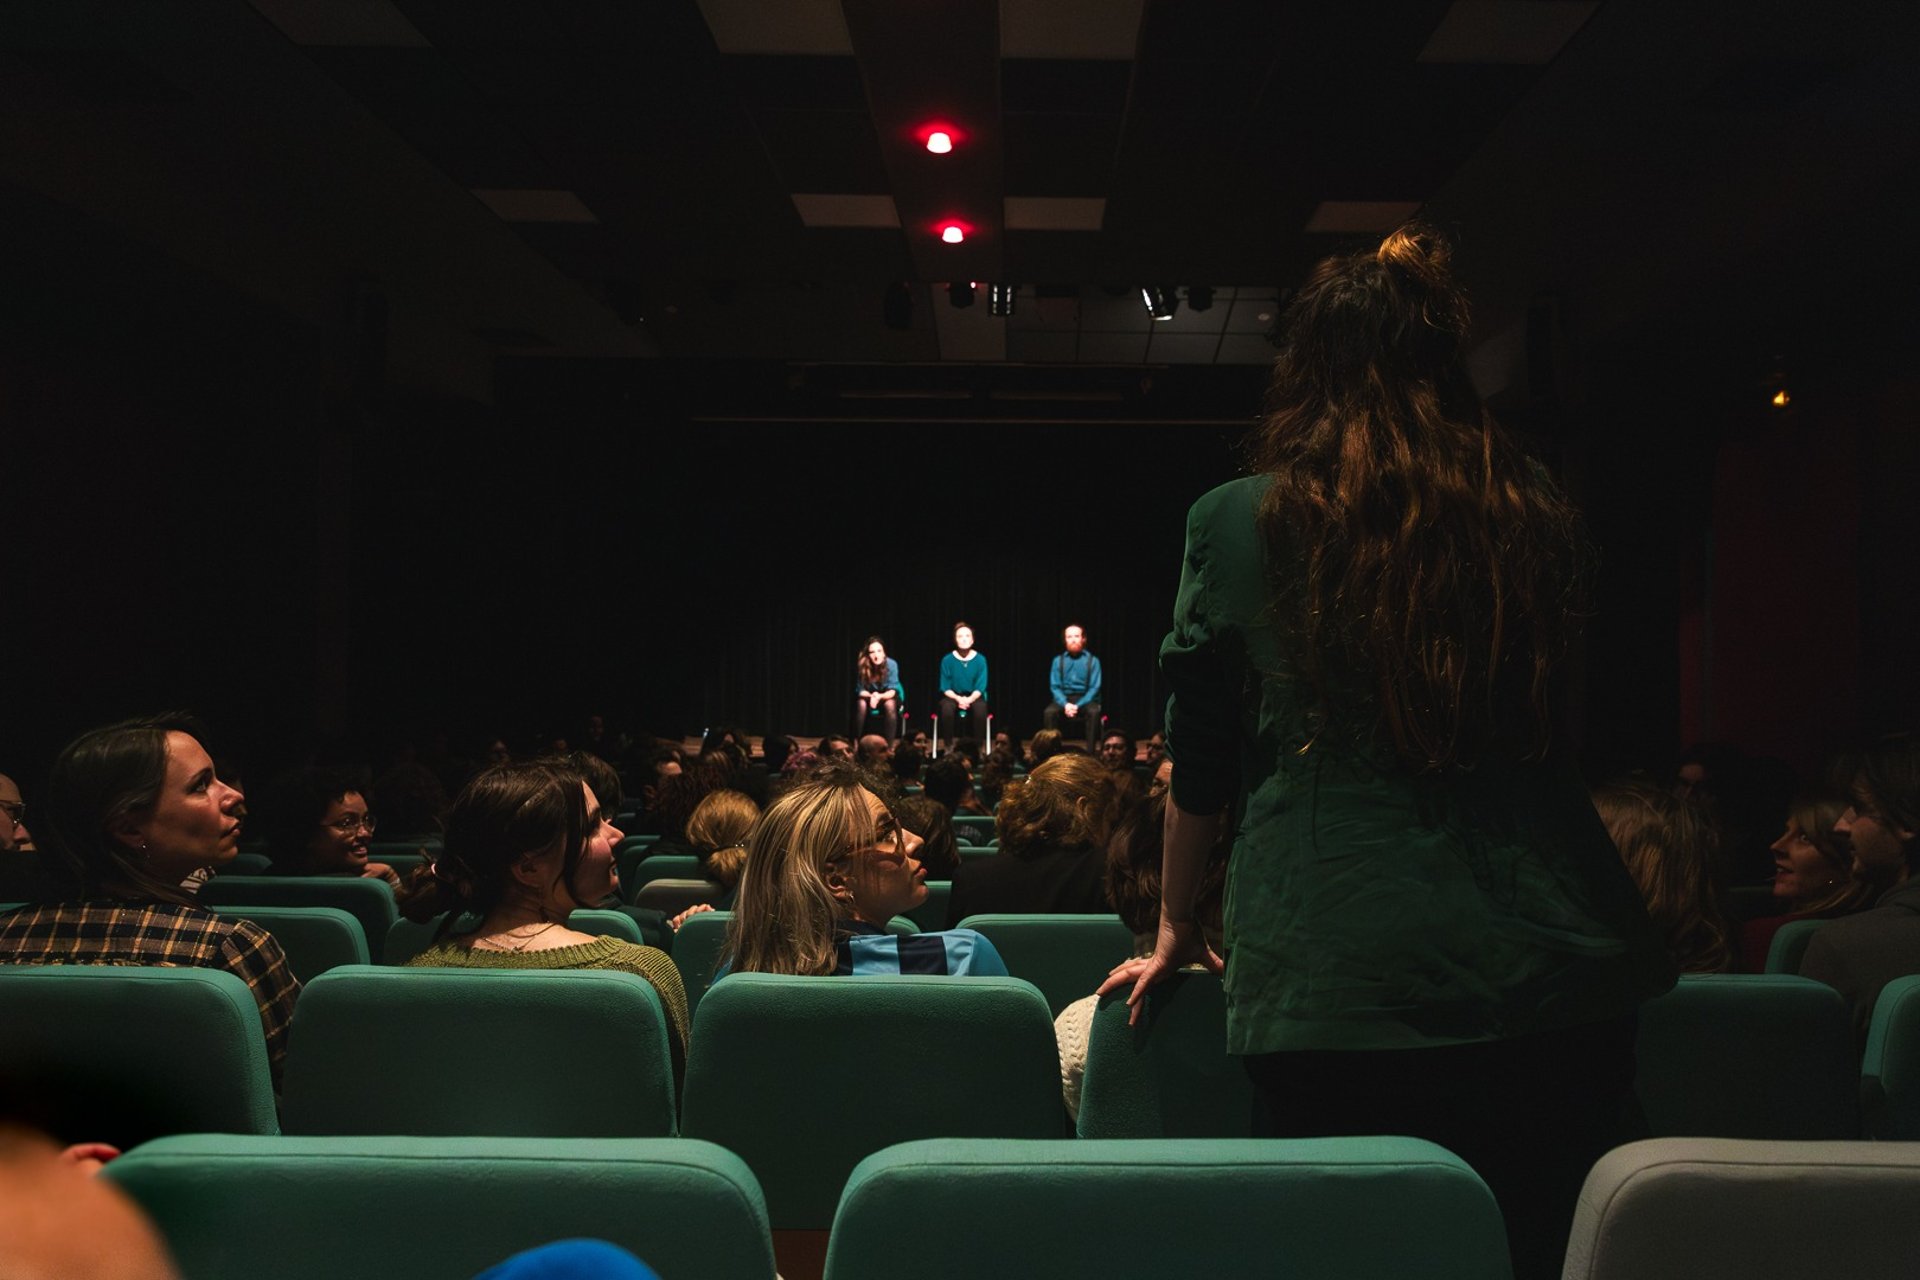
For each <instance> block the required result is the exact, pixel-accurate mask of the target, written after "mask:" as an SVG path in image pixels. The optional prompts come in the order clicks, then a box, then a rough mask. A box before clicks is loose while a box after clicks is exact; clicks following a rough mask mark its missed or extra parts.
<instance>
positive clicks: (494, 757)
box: [485, 738, 513, 764]
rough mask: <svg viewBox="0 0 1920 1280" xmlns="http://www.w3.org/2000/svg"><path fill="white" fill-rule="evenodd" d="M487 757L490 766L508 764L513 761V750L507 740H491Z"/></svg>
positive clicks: (488, 741) (488, 743)
mask: <svg viewBox="0 0 1920 1280" xmlns="http://www.w3.org/2000/svg"><path fill="white" fill-rule="evenodd" d="M485 755H486V761H487V763H488V764H506V763H507V762H508V761H510V760H512V759H513V749H512V748H511V747H509V746H507V740H506V739H505V738H489V739H488V740H487V747H486V752H485Z"/></svg>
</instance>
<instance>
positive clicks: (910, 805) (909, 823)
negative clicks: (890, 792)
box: [893, 795, 960, 880]
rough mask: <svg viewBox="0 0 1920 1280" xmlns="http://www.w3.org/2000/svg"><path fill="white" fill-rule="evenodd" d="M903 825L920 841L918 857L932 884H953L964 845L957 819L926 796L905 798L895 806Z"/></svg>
mask: <svg viewBox="0 0 1920 1280" xmlns="http://www.w3.org/2000/svg"><path fill="white" fill-rule="evenodd" d="M893 815H894V817H895V818H897V819H898V820H899V822H900V825H901V826H903V827H905V828H906V829H907V830H908V831H911V832H912V833H913V834H914V835H916V836H918V837H920V852H919V853H918V854H917V855H915V856H917V857H918V858H919V859H920V865H921V866H922V867H925V868H926V871H927V879H929V880H951V879H953V873H954V872H955V871H958V870H959V869H960V842H959V841H958V840H957V839H956V838H955V837H954V834H953V815H952V813H950V812H949V811H948V810H947V809H945V808H943V807H941V806H940V805H939V804H938V803H936V802H935V801H933V800H930V799H928V798H927V797H926V796H923V795H921V796H903V797H902V798H901V799H899V800H896V801H894V802H893Z"/></svg>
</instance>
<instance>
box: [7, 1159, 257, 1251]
mask: <svg viewBox="0 0 1920 1280" xmlns="http://www.w3.org/2000/svg"><path fill="white" fill-rule="evenodd" d="M266 1269H267V1270H268V1271H271V1270H272V1268H271V1267H270V1266H269V1267H267V1268H266ZM0 1277H4V1278H5V1280H178V1277H179V1272H177V1271H176V1270H174V1266H173V1260H172V1259H171V1258H170V1257H169V1256H168V1254H167V1247H166V1242H165V1241H163V1240H162V1239H161V1238H160V1233H159V1232H158V1231H156V1230H155V1229H154V1227H153V1224H152V1223H150V1222H148V1221H147V1219H146V1216H145V1215H144V1214H143V1213H141V1211H140V1209H139V1207H138V1206H137V1205H135V1204H134V1203H133V1201H132V1200H130V1199H129V1198H128V1197H127V1195H126V1193H125V1192H123V1191H121V1190H120V1189H119V1188H118V1187H116V1186H115V1185H114V1184H113V1183H112V1181H110V1180H109V1179H106V1178H96V1177H93V1176H92V1173H91V1171H90V1170H89V1169H87V1168H86V1167H85V1164H84V1163H83V1162H80V1161H76V1160H74V1159H72V1158H70V1156H68V1155H67V1154H64V1153H62V1152H61V1151H60V1150H59V1149H58V1148H56V1147H55V1146H54V1145H53V1144H52V1143H51V1142H48V1141H47V1140H46V1139H44V1138H42V1137H40V1136H38V1135H37V1134H32V1133H29V1132H27V1131H26V1130H23V1129H6V1128H0Z"/></svg>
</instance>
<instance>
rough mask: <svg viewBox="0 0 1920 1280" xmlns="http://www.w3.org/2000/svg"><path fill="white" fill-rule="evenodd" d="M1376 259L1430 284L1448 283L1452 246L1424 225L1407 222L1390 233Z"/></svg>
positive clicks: (1377, 251)
mask: <svg viewBox="0 0 1920 1280" xmlns="http://www.w3.org/2000/svg"><path fill="white" fill-rule="evenodd" d="M1375 256H1376V257H1378V258H1379V259H1380V261H1382V262H1384V263H1386V264H1387V265H1388V266H1390V267H1398V268H1400V269H1401V270H1402V271H1405V272H1407V273H1408V274H1409V275H1412V276H1416V277H1418V278H1419V279H1421V280H1423V281H1426V282H1428V283H1431V284H1439V283H1441V282H1442V281H1444V280H1445V278H1446V275H1447V269H1448V266H1449V264H1450V262H1451V260H1452V257H1453V247H1452V246H1451V245H1449V244H1448V243H1447V239H1446V237H1445V236H1443V235H1441V234H1440V233H1439V232H1438V231H1436V230H1434V229H1433V228H1432V227H1429V226H1427V225H1426V224H1425V223H1421V222H1407V223H1402V224H1401V225H1400V226H1398V227H1396V228H1394V230H1393V231H1391V232H1389V233H1388V235H1387V238H1386V239H1384V240H1382V241H1381V242H1380V248H1379V249H1378V250H1376V251H1375Z"/></svg>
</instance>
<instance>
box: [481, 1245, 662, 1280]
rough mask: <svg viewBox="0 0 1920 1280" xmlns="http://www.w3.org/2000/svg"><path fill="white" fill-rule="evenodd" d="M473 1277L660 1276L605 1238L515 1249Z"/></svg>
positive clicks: (616, 1279)
mask: <svg viewBox="0 0 1920 1280" xmlns="http://www.w3.org/2000/svg"><path fill="white" fill-rule="evenodd" d="M473 1280H660V1277H659V1276H657V1275H655V1274H654V1271H653V1268H652V1267H649V1266H648V1265H647V1264H646V1263H644V1262H642V1261H640V1259H638V1258H636V1257H634V1256H633V1255H632V1254H630V1253H628V1252H627V1251H626V1250H625V1249H622V1248H620V1247H619V1246H618V1245H612V1244H608V1243H607V1242H606V1241H605V1240H560V1241H556V1242H555V1243H553V1244H545V1245H541V1246H540V1247H539V1248H538V1249H529V1250H527V1251H526V1252H525V1253H516V1254H514V1255H513V1256H512V1257H511V1258H508V1259H507V1260H506V1261H505V1262H503V1263H501V1264H500V1265H499V1266H497V1267H489V1268H487V1269H486V1270H485V1271H482V1272H481V1273H480V1274H479V1275H477V1276H475V1277H474V1278H473Z"/></svg>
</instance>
